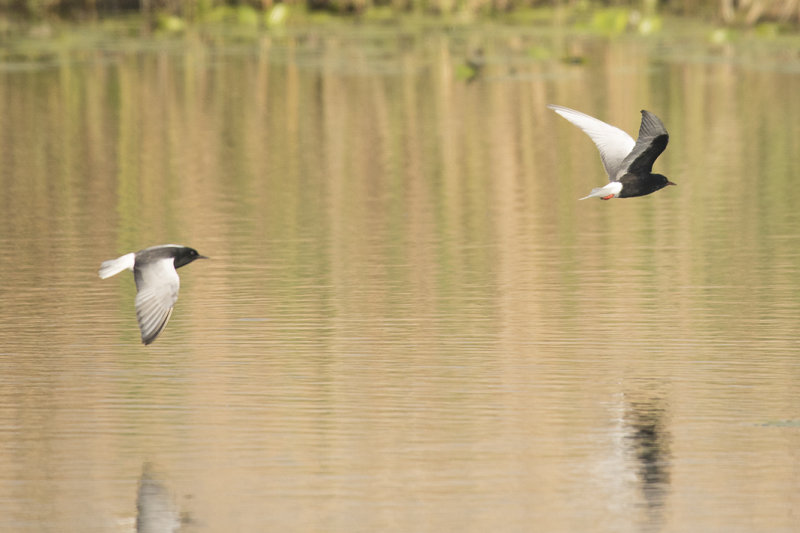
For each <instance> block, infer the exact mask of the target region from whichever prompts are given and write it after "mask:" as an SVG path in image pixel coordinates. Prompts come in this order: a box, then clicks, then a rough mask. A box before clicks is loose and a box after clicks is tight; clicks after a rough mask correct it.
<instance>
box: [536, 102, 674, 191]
mask: <svg viewBox="0 0 800 533" xmlns="http://www.w3.org/2000/svg"><path fill="white" fill-rule="evenodd" d="M547 107H549V108H550V109H552V110H553V111H555V112H556V113H558V114H559V115H561V116H562V117H564V118H565V119H567V120H569V121H570V122H572V123H573V124H575V125H576V126H578V127H579V128H580V129H582V130H583V132H584V133H585V134H586V135H588V136H589V137H590V138H591V139H592V140H593V141H594V144H596V145H597V149H598V150H599V151H600V158H601V159H602V160H603V166H604V167H605V168H606V172H607V173H608V181H609V183H608V185H606V186H604V187H597V188H595V189H592V192H591V193H589V195H588V196H584V197H583V198H581V200H586V199H587V198H602V199H603V200H610V199H612V198H632V197H634V196H645V195H647V194H650V193H654V192H656V191H657V190H660V189H663V188H664V187H666V186H667V185H675V183H672V182H671V181H669V180H668V179H667V177H666V176H662V175H661V174H653V172H652V171H653V163H654V162H655V160H656V158H657V157H658V156H659V155H661V152H663V151H664V148H666V147H667V142H669V133H667V129H666V128H665V127H664V124H663V123H662V122H661V120H660V119H659V118H658V117H657V116H655V115H654V114H653V113H651V112H650V111H645V110H644V109H642V125H641V126H640V127H639V138H638V139H637V140H636V141H634V140H633V138H632V137H631V136H630V135H628V134H627V133H625V132H624V131H622V130H621V129H619V128H617V127H615V126H612V125H611V124H606V123H605V122H603V121H602V120H598V119H596V118H594V117H590V116H589V115H587V114H585V113H581V112H580V111H575V110H574V109H570V108H568V107H563V106H560V105H553V104H550V105H548V106H547Z"/></svg>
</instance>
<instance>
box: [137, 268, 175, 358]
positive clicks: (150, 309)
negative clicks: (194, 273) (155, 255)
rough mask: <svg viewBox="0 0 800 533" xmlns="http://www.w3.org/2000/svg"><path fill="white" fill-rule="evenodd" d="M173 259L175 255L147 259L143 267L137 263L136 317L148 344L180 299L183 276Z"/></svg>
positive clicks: (144, 340)
mask: <svg viewBox="0 0 800 533" xmlns="http://www.w3.org/2000/svg"><path fill="white" fill-rule="evenodd" d="M174 261H175V260H174V258H172V257H165V258H163V259H159V260H157V261H151V262H148V263H146V264H145V266H144V267H140V266H139V265H137V266H136V267H134V270H133V276H134V279H135V280H136V289H137V293H136V318H137V319H138V321H139V329H140V330H141V332H142V342H143V343H145V344H150V343H151V342H153V341H154V340H155V339H156V337H158V334H159V333H161V330H163V329H164V326H166V325H167V321H168V320H169V317H170V315H172V307H173V306H174V305H175V302H176V301H178V290H179V289H180V284H181V280H180V278H179V277H178V273H177V272H176V271H175V266H174Z"/></svg>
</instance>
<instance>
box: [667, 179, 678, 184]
mask: <svg viewBox="0 0 800 533" xmlns="http://www.w3.org/2000/svg"><path fill="white" fill-rule="evenodd" d="M667 185H677V183H672V182H671V181H669V180H667Z"/></svg>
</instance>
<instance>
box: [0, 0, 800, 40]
mask: <svg viewBox="0 0 800 533" xmlns="http://www.w3.org/2000/svg"><path fill="white" fill-rule="evenodd" d="M136 12H140V13H142V14H143V15H144V16H145V17H147V20H149V21H152V22H153V25H154V26H157V27H159V28H162V27H164V25H165V24H166V26H167V29H169V30H170V31H174V30H175V28H179V27H180V28H182V27H183V25H184V24H185V23H187V22H206V21H211V22H216V21H221V20H224V21H226V22H230V23H237V24H241V25H243V26H251V27H255V26H266V27H274V26H280V25H283V24H285V23H286V22H287V21H288V19H289V15H290V14H291V13H303V14H313V13H330V14H335V15H350V16H357V17H364V18H369V19H373V20H391V19H392V18H393V17H396V16H399V15H403V14H409V13H414V14H429V15H443V16H450V15H456V16H458V17H461V18H464V17H475V16H502V17H510V18H514V19H516V20H517V21H519V22H524V21H541V20H543V19H545V20H552V19H553V17H560V18H566V19H572V21H573V22H575V23H576V24H577V25H586V26H588V27H591V28H592V29H594V30H597V31H599V32H601V33H607V34H619V33H622V32H624V31H627V30H634V31H638V32H640V33H645V34H646V33H653V32H656V31H658V29H659V28H660V18H659V17H658V15H681V16H692V17H699V18H702V19H705V20H710V21H713V22H718V23H722V24H724V25H727V26H747V27H755V26H757V25H758V27H759V28H760V31H765V32H766V33H768V34H771V33H774V32H777V31H779V30H785V29H786V28H787V27H789V26H793V27H796V26H797V24H798V23H800V2H798V1H797V0H749V1H747V2H738V1H736V0H699V1H689V0H618V1H613V0H606V1H592V0H283V1H280V2H279V1H276V0H249V1H248V0H0V18H3V17H13V18H18V19H26V20H43V19H46V18H50V17H58V18H72V19H92V18H100V17H109V16H118V15H122V14H126V13H136ZM172 17H177V19H181V22H180V23H178V22H177V21H176V19H174V18H172ZM764 24H767V25H766V26H764Z"/></svg>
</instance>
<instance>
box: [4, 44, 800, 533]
mask: <svg viewBox="0 0 800 533" xmlns="http://www.w3.org/2000/svg"><path fill="white" fill-rule="evenodd" d="M560 38H561V37H558V38H556V37H552V36H548V35H535V34H528V33H524V32H519V33H513V32H507V31H498V32H495V33H487V34H475V35H472V34H463V33H459V32H455V33H451V34H442V33H437V32H411V33H409V34H403V33H402V32H401V33H400V34H399V35H398V34H395V33H385V32H382V31H372V32H371V31H368V30H364V31H362V32H360V33H352V32H344V33H336V32H331V33H330V34H320V33H316V32H314V31H310V32H307V33H304V32H300V33H297V34H288V35H285V36H282V37H263V38H260V39H258V40H255V41H253V42H246V43H244V44H238V45H230V44H227V45H226V44H220V43H213V42H212V43H209V42H206V41H204V40H202V39H196V40H193V39H191V38H187V39H186V40H185V41H181V42H180V44H175V43H172V44H164V45H163V46H161V47H156V48H152V47H149V46H143V45H133V46H131V45H130V44H127V45H123V44H113V43H111V44H109V43H105V44H104V45H103V46H102V47H99V48H94V47H91V48H80V47H78V48H76V49H69V50H67V51H65V52H62V53H61V54H60V55H58V56H57V57H56V58H55V60H53V61H45V62H31V63H15V62H13V61H11V60H8V61H6V63H4V64H3V65H0V67H2V68H0V123H2V124H3V125H4V128H2V131H0V142H1V143H2V146H3V147H4V150H3V151H2V153H1V154H0V161H2V165H0V168H2V169H3V170H2V172H0V188H1V189H2V191H3V192H2V194H0V208H1V209H2V214H1V215H0V276H1V279H2V284H0V357H2V359H0V365H2V372H0V428H1V429H0V448H2V453H0V529H2V530H4V531H67V530H68V531H131V530H133V529H134V528H135V524H136V516H137V491H138V501H139V503H140V507H141V506H142V505H143V506H145V507H146V508H145V511H144V514H143V512H142V510H141V508H140V509H139V511H138V514H139V516H140V518H141V517H142V516H152V515H153V514H154V513H155V512H156V511H159V510H165V511H164V512H166V513H168V515H169V516H168V518H169V519H171V520H173V521H174V520H180V519H181V518H180V517H181V516H182V517H183V518H182V520H183V522H184V524H183V530H185V531H303V532H307V531H325V532H339V531H341V532H345V531H346V532H350V531H432V532H433V531H436V532H441V531H508V532H510V531H532V530H541V531H609V532H611V531H613V532H619V531H690V530H691V531H748V532H752V531H769V532H777V531H793V530H796V527H797V517H798V513H799V512H800V496H798V494H800V491H798V488H800V470H799V469H798V464H800V462H799V461H798V459H799V458H798V449H800V410H799V407H798V405H800V402H799V400H800V365H799V364H798V360H799V359H798V357H800V343H799V341H800V334H798V331H797V324H798V318H799V317H800V298H799V297H798V294H800V293H799V292H798V290H799V289H800V277H799V276H798V270H799V267H800V231H799V230H800V212H799V211H798V210H797V205H800V194H799V193H798V189H797V185H796V182H797V179H796V176H797V174H798V172H800V166H799V165H798V159H797V156H796V154H798V153H800V99H798V98H797V94H800V77H798V76H797V74H796V72H797V69H793V68H791V66H792V63H791V60H790V59H787V58H786V57H785V56H780V57H778V59H774V58H773V56H772V55H768V54H767V53H766V52H764V53H765V54H767V55H764V56H753V55H749V54H748V53H745V52H746V51H742V50H738V51H737V50H733V51H731V50H728V51H712V52H711V54H712V55H711V56H702V57H699V56H697V55H692V54H690V53H688V52H687V51H686V50H685V49H684V48H683V47H682V45H678V44H670V43H658V44H653V43H652V42H650V41H644V42H640V41H628V40H625V39H621V40H617V41H614V40H611V41H606V40H602V39H596V38H589V37H582V38H574V41H570V43H569V45H565V44H564V43H562V42H561V41H560V40H559V39H560ZM562 46H567V47H568V48H569V51H570V53H571V54H579V55H585V56H586V57H587V61H586V62H585V63H583V64H579V65H569V64H565V63H562V62H560V61H559V60H558V57H560V53H561V52H560V51H559V50H560V47H562ZM475 47H483V48H484V49H485V58H486V66H485V67H484V70H483V71H482V72H481V74H480V76H479V77H478V78H477V79H475V80H473V81H471V82H468V81H464V80H461V79H459V77H458V75H457V70H458V67H459V65H461V64H462V63H463V61H464V58H465V57H466V56H467V55H468V54H469V51H470V50H471V49H473V48H475ZM532 50H533V51H538V52H541V50H553V55H552V56H551V57H550V58H549V59H548V58H540V59H534V57H538V56H537V54H533V53H531V51H532ZM753 54H755V52H753ZM538 55H541V54H540V53H539V54H538ZM709 58H710V59H709ZM22 67H24V68H22ZM547 103H559V104H562V105H567V106H571V107H576V108H578V109H581V110H583V111H585V112H587V113H590V114H592V115H595V116H598V117H600V118H602V119H604V120H607V121H609V122H612V123H614V124H616V125H618V126H620V127H622V128H623V129H625V130H627V131H629V132H631V133H632V134H635V133H636V131H637V130H638V121H639V109H642V108H646V109H649V110H652V111H653V112H655V113H656V114H658V115H659V116H660V117H661V118H662V119H663V121H664V123H665V124H666V126H667V128H668V129H669V131H670V134H671V140H670V145H669V146H668V148H667V150H666V152H665V153H664V154H663V155H662V157H661V158H660V159H659V160H658V162H657V163H656V171H658V172H661V173H663V174H666V175H667V176H669V177H670V179H671V180H672V181H675V182H676V183H678V187H670V188H668V189H665V190H663V191H660V192H658V193H656V194H654V195H652V196H648V197H645V198H639V199H629V200H615V201H611V202H601V201H586V202H578V201H577V200H576V199H577V198H579V197H581V196H583V195H585V194H587V193H588V191H589V190H590V189H591V188H592V187H595V186H599V185H601V184H602V183H603V182H604V180H605V177H604V174H603V169H602V166H601V165H600V162H599V158H598V157H597V154H596V152H595V149H594V147H593V145H592V143H591V141H590V140H589V139H588V138H587V137H585V136H584V135H583V134H582V133H581V132H580V131H578V130H577V129H576V128H574V127H573V126H571V125H570V124H568V123H567V122H566V121H564V120H563V119H561V118H559V117H558V116H556V115H555V114H554V113H552V112H551V111H549V110H548V109H546V107H545V105H546V104H547ZM165 242H178V243H183V244H188V245H191V246H193V247H195V248H197V249H198V250H199V251H200V252H201V253H203V254H205V255H209V256H211V257H212V259H211V260H210V261H206V262H196V263H193V264H191V265H190V266H187V267H185V268H183V269H181V271H180V273H181V282H182V288H181V297H180V300H179V301H178V303H177V306H176V308H175V312H174V314H173V317H172V320H171V322H170V323H169V325H168V327H167V328H166V330H165V331H164V333H163V334H162V335H161V337H160V338H159V339H158V340H157V341H156V342H155V343H154V344H153V345H151V346H148V347H144V346H142V345H141V344H140V343H139V333H138V330H137V327H136V319H135V313H134V310H133V298H134V284H133V280H132V279H131V276H130V275H128V274H127V273H126V274H125V275H121V276H118V277H115V278H111V279H108V280H100V279H99V278H97V274H96V271H97V268H98V266H99V264H100V262H101V261H103V260H105V259H109V258H111V257H115V256H117V255H121V254H122V253H125V252H128V251H133V250H137V249H140V248H143V247H145V246H149V245H152V244H158V243H165ZM147 506H150V507H147ZM148 509H149V511H148ZM154 509H155V511H154ZM148 512H149V513H150V514H148Z"/></svg>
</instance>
